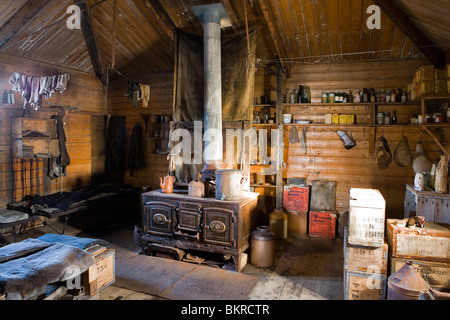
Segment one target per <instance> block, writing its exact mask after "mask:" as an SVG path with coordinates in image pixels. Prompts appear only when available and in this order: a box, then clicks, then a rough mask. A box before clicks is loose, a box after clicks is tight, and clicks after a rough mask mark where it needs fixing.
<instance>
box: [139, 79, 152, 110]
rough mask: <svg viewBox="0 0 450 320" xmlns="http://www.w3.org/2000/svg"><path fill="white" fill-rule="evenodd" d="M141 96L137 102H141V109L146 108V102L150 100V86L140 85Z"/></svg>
mask: <svg viewBox="0 0 450 320" xmlns="http://www.w3.org/2000/svg"><path fill="white" fill-rule="evenodd" d="M140 86H141V94H140V97H139V100H143V101H142V107H144V108H148V101H149V100H150V86H148V85H146V84H141V85H140Z"/></svg>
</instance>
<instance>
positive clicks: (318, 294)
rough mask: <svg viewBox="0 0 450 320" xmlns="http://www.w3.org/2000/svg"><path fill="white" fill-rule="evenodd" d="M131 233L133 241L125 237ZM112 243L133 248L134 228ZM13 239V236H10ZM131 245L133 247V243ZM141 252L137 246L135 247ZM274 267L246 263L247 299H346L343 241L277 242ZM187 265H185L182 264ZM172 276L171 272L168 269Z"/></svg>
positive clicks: (114, 295) (127, 294)
mask: <svg viewBox="0 0 450 320" xmlns="http://www.w3.org/2000/svg"><path fill="white" fill-rule="evenodd" d="M60 230H62V223H60V222H55V223H53V224H51V225H49V226H42V227H39V228H36V229H33V230H30V231H27V232H26V233H25V234H22V235H19V236H18V238H17V241H21V240H23V239H26V238H36V237H39V236H40V235H42V234H45V233H55V232H57V231H60ZM124 230H125V231H126V232H128V231H129V235H130V238H128V237H125V238H124V237H123V235H124V232H123V231H124ZM118 231H121V232H120V234H121V236H120V237H117V238H115V234H119V233H118ZM83 232H84V231H82V230H79V229H77V228H74V227H72V226H70V225H68V226H66V229H65V233H64V234H66V235H77V236H80V235H83V234H85V233H83ZM85 235H86V236H88V235H87V234H85ZM105 238H106V239H107V240H108V241H110V242H111V243H114V244H117V245H121V244H122V242H127V243H123V245H124V246H128V247H130V246H133V228H132V226H125V227H123V228H122V229H118V230H117V229H116V230H115V231H114V232H112V233H111V234H108V235H107V236H105ZM7 239H8V240H11V238H10V237H7ZM130 243H131V244H130ZM135 249H136V250H139V248H138V247H135ZM275 252H276V253H275V264H274V265H273V266H272V267H270V268H258V267H255V266H253V265H251V264H250V260H249V263H247V265H246V266H245V267H244V268H243V270H242V273H244V274H248V275H252V276H256V277H257V278H258V281H257V283H256V285H255V286H254V287H253V289H252V290H251V291H250V294H249V295H248V296H247V300H343V241H342V239H340V238H335V239H326V238H315V237H309V236H297V237H288V239H286V240H277V242H276V250H275ZM179 263H186V262H179ZM167 274H170V270H167ZM99 299H100V300H162V299H164V298H161V297H158V296H156V295H149V294H146V293H142V292H136V291H131V290H127V289H123V288H119V287H116V286H114V285H111V286H109V287H107V288H105V289H103V290H102V291H101V292H100V295H99Z"/></svg>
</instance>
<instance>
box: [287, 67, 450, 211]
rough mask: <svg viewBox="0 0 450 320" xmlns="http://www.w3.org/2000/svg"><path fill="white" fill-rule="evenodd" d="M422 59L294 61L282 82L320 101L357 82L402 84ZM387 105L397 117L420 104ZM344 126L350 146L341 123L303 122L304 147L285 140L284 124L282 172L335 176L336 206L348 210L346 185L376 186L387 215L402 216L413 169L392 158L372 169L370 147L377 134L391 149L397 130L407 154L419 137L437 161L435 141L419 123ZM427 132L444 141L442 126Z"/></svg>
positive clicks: (449, 133)
mask: <svg viewBox="0 0 450 320" xmlns="http://www.w3.org/2000/svg"><path fill="white" fill-rule="evenodd" d="M422 64H429V63H428V62H427V61H421V60H419V61H395V62H394V61H392V62H370V63H368V62H353V63H335V64H320V65H307V64H305V65H295V66H293V67H292V68H291V73H290V77H289V78H288V79H287V81H286V86H287V88H291V89H298V85H299V84H303V85H308V86H310V87H311V92H312V102H320V96H321V92H329V91H330V92H335V91H343V92H348V91H349V90H355V89H358V90H362V88H375V89H388V90H391V89H398V88H401V89H403V90H406V87H407V84H408V83H411V82H412V79H413V76H414V73H415V71H416V70H417V69H418V68H419V66H420V65H422ZM358 108H361V107H358ZM336 109H339V107H336ZM389 109H390V110H389ZM393 110H396V111H397V114H401V115H402V116H401V117H402V121H403V118H406V116H407V114H408V113H416V114H417V113H420V106H417V105H411V106H395V107H389V108H388V110H383V111H391V114H392V111H393ZM337 112H339V110H337ZM329 113H332V112H329ZM345 113H347V112H345ZM303 118H305V119H307V118H308V114H307V113H306V114H305V115H304V117H303ZM406 119H407V118H406ZM347 127H349V128H350V129H351V131H352V133H353V138H354V139H355V140H356V142H357V145H356V147H355V148H353V149H351V150H346V149H345V148H344V146H343V143H342V142H341V140H340V139H339V137H338V135H337V133H336V131H337V130H342V129H343V128H344V129H345V126H308V127H307V133H306V141H307V142H306V147H307V150H306V153H305V150H304V148H303V145H302V144H301V143H296V144H293V145H291V144H290V143H289V133H290V130H291V129H292V126H285V154H284V159H285V161H286V162H287V168H286V170H285V173H284V178H290V177H306V178H307V181H312V180H321V179H324V180H333V181H337V182H338V185H337V195H336V199H337V209H338V210H339V211H340V212H341V213H342V212H345V211H347V210H348V206H349V189H350V188H375V189H378V190H380V192H381V193H382V194H383V196H384V197H385V200H386V204H387V209H386V215H387V217H392V218H402V217H403V207H404V197H405V187H406V186H405V185H406V184H407V183H413V181H414V171H413V170H412V167H411V166H410V167H406V168H401V167H399V166H398V165H396V164H395V162H394V161H393V162H392V163H391V164H390V165H389V166H388V167H387V169H383V170H382V169H378V167H377V166H376V163H375V151H376V150H377V148H378V147H379V144H378V143H379V142H378V139H379V137H380V136H381V135H383V136H384V137H385V138H386V139H387V141H388V143H389V147H390V149H391V152H392V153H394V150H395V148H396V146H397V144H398V143H399V141H400V139H401V137H402V135H405V136H406V137H407V138H408V141H409V147H410V150H411V153H412V154H414V151H415V146H416V143H417V142H418V141H423V142H424V146H425V150H426V151H427V153H428V156H429V158H430V159H431V160H432V161H433V162H434V163H437V162H438V161H439V156H440V155H441V154H442V153H441V151H440V149H439V147H438V146H437V145H436V144H435V143H434V141H433V139H432V138H431V137H430V136H429V135H428V134H427V133H426V132H425V131H424V130H423V129H422V128H421V127H420V126H384V127H377V128H376V132H375V129H374V128H373V127H368V126H352V125H347ZM302 129H303V127H302V126H297V130H298V131H299V133H301V130H302ZM433 132H434V133H435V134H436V135H437V136H439V137H440V139H441V141H444V143H445V142H446V143H448V142H449V141H450V130H448V128H440V129H434V130H433ZM446 145H447V144H446Z"/></svg>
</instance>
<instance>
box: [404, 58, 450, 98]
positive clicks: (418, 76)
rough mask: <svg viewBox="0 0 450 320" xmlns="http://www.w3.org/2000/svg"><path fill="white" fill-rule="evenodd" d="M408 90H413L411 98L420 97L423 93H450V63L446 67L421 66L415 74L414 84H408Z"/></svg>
mask: <svg viewBox="0 0 450 320" xmlns="http://www.w3.org/2000/svg"><path fill="white" fill-rule="evenodd" d="M408 90H409V91H411V100H417V99H420V97H422V96H423V95H432V94H447V93H450V64H447V66H446V68H435V67H434V65H426V66H421V67H420V68H419V69H418V70H417V71H416V73H415V74H414V79H413V82H412V84H410V85H408Z"/></svg>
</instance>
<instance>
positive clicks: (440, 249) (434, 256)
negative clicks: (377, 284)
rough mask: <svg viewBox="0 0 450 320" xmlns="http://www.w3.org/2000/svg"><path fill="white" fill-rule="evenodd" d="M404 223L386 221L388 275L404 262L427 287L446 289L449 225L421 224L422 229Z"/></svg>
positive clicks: (449, 259)
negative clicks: (425, 282) (410, 264)
mask: <svg viewBox="0 0 450 320" xmlns="http://www.w3.org/2000/svg"><path fill="white" fill-rule="evenodd" d="M406 220H407V219H403V220H398V219H387V221H386V233H387V242H388V245H389V273H390V274H393V273H395V272H397V271H398V270H399V269H401V268H402V267H403V266H404V265H405V264H406V262H407V261H411V262H412V265H413V267H414V268H415V269H416V270H417V271H418V272H419V273H420V274H421V275H422V277H423V278H424V279H425V281H427V282H428V283H429V285H430V286H431V287H434V288H438V289H444V290H449V289H450V225H449V224H447V223H432V222H425V226H424V227H423V228H418V227H413V228H410V227H408V226H406Z"/></svg>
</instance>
